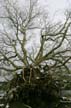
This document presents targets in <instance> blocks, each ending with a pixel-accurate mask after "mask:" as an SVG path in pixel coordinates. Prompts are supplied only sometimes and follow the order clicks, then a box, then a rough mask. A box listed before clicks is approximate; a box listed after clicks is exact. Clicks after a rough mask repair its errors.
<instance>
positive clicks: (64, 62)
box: [0, 0, 71, 73]
mask: <svg viewBox="0 0 71 108" xmlns="http://www.w3.org/2000/svg"><path fill="white" fill-rule="evenodd" d="M3 9H4V13H2V14H1V16H0V19H1V29H0V41H1V43H0V44H1V45H0V70H4V71H6V72H17V71H20V70H23V69H24V68H25V67H27V66H30V65H32V66H33V67H34V66H36V67H40V66H43V68H45V69H46V70H47V72H50V73H56V72H57V73H60V72H63V71H64V72H70V71H69V67H68V64H69V63H70V60H71V55H70V52H71V45H70V42H69V41H70V35H71V33H70V24H71V20H70V16H66V17H65V20H64V22H62V23H56V24H54V23H51V22H49V21H48V17H47V18H46V16H47V15H44V16H43V15H41V12H38V7H37V2H36V0H29V4H28V7H25V8H22V9H20V8H19V7H18V6H17V5H16V4H13V3H11V2H10V1H8V0H7V1H6V2H5V5H4V6H3ZM42 16H43V17H44V18H42ZM34 34H35V35H34ZM36 35H37V36H38V42H37V43H39V44H38V46H35V45H34V43H33V39H35V41H37V40H36V38H35V37H36ZM31 40H32V41H31ZM30 41H31V43H32V44H31V43H30ZM30 44H31V47H30ZM28 48H29V49H28Z"/></svg>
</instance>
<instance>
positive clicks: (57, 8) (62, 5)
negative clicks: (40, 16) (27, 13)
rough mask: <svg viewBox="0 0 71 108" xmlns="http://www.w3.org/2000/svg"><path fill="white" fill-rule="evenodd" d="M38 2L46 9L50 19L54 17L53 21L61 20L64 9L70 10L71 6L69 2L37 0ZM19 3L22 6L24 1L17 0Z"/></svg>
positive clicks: (63, 0) (64, 0)
mask: <svg viewBox="0 0 71 108" xmlns="http://www.w3.org/2000/svg"><path fill="white" fill-rule="evenodd" d="M26 1H27V0H26ZM39 1H40V5H41V6H42V7H43V8H47V9H48V11H49V14H50V16H52V17H54V16H56V17H55V19H62V17H63V15H64V11H65V9H67V8H70V5H71V0H39ZM19 2H20V3H21V4H23V3H24V0H19ZM25 5H26V4H25Z"/></svg>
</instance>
